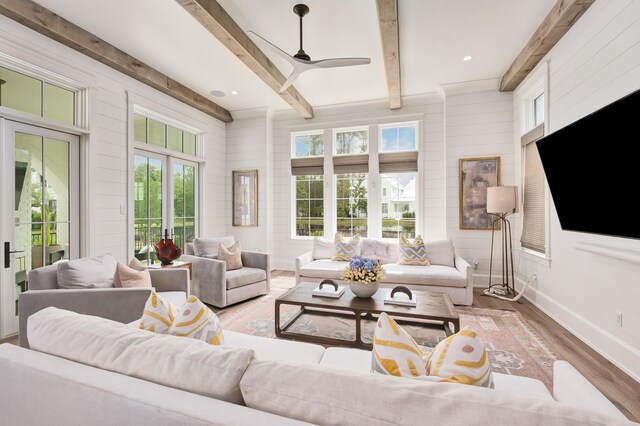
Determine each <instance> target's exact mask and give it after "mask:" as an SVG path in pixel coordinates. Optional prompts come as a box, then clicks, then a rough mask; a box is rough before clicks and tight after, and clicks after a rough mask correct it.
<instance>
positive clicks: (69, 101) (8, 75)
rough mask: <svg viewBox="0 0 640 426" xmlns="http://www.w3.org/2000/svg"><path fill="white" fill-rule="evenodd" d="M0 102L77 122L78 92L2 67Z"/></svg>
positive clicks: (31, 111) (63, 121) (8, 106)
mask: <svg viewBox="0 0 640 426" xmlns="http://www.w3.org/2000/svg"><path fill="white" fill-rule="evenodd" d="M0 82H2V84H0V106H4V107H7V108H11V109H15V110H18V111H22V112H26V113H29V114H34V115H37V116H39V117H44V118H48V119H51V120H56V121H59V122H62V123H65V124H69V125H74V124H75V98H76V92H74V91H72V90H68V89H65V88H62V87H59V86H56V85H54V84H51V83H47V82H45V81H43V80H40V79H38V78H34V77H30V76H28V75H25V74H22V73H19V72H16V71H12V70H10V69H8V68H4V67H0Z"/></svg>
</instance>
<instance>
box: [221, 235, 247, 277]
mask: <svg viewBox="0 0 640 426" xmlns="http://www.w3.org/2000/svg"><path fill="white" fill-rule="evenodd" d="M218 260H222V261H223V262H225V263H226V264H227V271H233V270H234V269H240V268H242V249H241V248H240V241H238V242H237V243H235V244H234V245H232V246H231V247H229V249H227V248H226V247H225V246H224V245H223V244H220V248H219V249H218Z"/></svg>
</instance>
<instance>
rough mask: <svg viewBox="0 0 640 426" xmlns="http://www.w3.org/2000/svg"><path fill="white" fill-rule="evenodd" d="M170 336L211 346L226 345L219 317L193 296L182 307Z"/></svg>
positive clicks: (172, 326)
mask: <svg viewBox="0 0 640 426" xmlns="http://www.w3.org/2000/svg"><path fill="white" fill-rule="evenodd" d="M168 334H170V335H172V336H178V337H189V338H191V339H198V340H202V341H204V342H207V343H209V344H210V345H222V344H224V334H223V332H222V325H221V324H220V320H219V319H218V316H217V315H216V314H214V313H213V311H211V309H209V308H208V307H207V306H206V305H205V304H204V303H202V302H201V301H200V300H198V298H197V297H195V296H191V297H190V298H189V299H187V301H186V302H184V304H183V305H182V306H180V310H179V312H178V315H176V317H175V319H174V320H173V323H172V324H171V327H170V328H169V332H168Z"/></svg>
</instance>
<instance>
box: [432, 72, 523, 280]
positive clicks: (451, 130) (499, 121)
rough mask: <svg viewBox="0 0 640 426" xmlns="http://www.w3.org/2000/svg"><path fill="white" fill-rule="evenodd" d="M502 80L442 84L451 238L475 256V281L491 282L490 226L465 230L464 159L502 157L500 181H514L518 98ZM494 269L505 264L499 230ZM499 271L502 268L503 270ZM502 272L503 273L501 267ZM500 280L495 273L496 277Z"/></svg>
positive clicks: (464, 252)
mask: <svg viewBox="0 0 640 426" xmlns="http://www.w3.org/2000/svg"><path fill="white" fill-rule="evenodd" d="M498 85H499V80H488V81H487V80H485V81H480V82H470V83H463V84H455V85H447V86H443V90H444V93H445V141H446V163H447V175H446V176H447V183H446V203H447V238H451V239H453V241H454V244H455V248H456V253H458V254H460V255H461V256H462V257H463V258H465V259H466V260H467V261H468V262H469V263H471V262H473V261H474V260H476V261H477V262H478V269H477V270H476V271H475V273H474V281H475V285H481V286H486V285H487V284H488V277H489V260H490V257H491V231H485V230H482V231H479V230H478V231H476V230H461V229H459V218H460V204H459V198H460V196H459V194H460V184H459V160H460V158H477V157H500V176H501V184H503V185H514V184H515V169H514V154H513V149H514V147H513V97H512V93H510V92H509V93H501V92H499V91H498ZM496 238H497V239H496V248H495V251H494V262H493V264H494V268H501V263H500V260H501V251H500V239H499V238H500V233H497V234H496ZM499 272H500V271H499ZM500 273H501V272H500ZM495 280H496V278H495V276H494V281H495Z"/></svg>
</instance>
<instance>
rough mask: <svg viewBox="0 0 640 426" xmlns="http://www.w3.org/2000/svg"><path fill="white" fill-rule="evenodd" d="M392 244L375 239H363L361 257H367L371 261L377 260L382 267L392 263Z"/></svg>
mask: <svg viewBox="0 0 640 426" xmlns="http://www.w3.org/2000/svg"><path fill="white" fill-rule="evenodd" d="M390 246H391V244H390V243H388V242H386V241H382V240H376V239H373V238H363V239H362V250H361V251H360V256H362V257H367V258H369V259H376V260H377V261H378V262H380V264H381V265H385V264H387V263H391V262H390V260H389V258H390V255H389V247H390Z"/></svg>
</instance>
